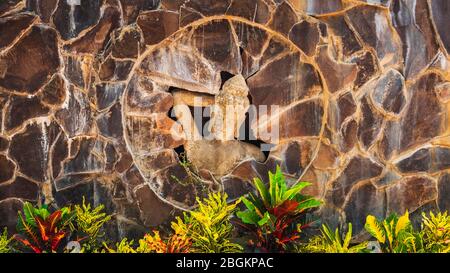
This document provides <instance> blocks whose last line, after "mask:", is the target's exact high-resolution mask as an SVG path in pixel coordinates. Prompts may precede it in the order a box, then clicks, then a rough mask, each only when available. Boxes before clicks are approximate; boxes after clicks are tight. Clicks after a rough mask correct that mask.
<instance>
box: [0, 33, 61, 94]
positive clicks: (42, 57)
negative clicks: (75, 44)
mask: <svg viewBox="0 0 450 273" xmlns="http://www.w3.org/2000/svg"><path fill="white" fill-rule="evenodd" d="M57 44H58V41H57V35H56V31H54V30H53V29H51V28H49V27H46V26H43V25H35V26H33V27H32V28H31V31H30V32H29V33H28V34H26V35H25V36H24V37H22V38H21V39H20V40H19V41H18V42H17V43H16V44H15V46H14V47H13V48H11V49H10V50H8V51H7V54H5V55H2V56H1V57H0V87H4V88H6V89H10V90H14V91H17V92H20V93H27V94H35V93H36V92H37V91H38V90H39V88H41V87H42V85H43V84H44V83H45V82H46V81H47V80H48V79H49V78H50V77H51V76H52V75H53V74H54V73H55V72H56V71H57V70H58V69H59V65H60V59H59V54H58V47H57ZM30 56H33V58H30Z"/></svg>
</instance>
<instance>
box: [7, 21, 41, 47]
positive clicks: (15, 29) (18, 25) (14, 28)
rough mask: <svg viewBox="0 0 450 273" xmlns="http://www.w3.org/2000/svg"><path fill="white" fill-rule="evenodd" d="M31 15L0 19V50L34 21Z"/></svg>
mask: <svg viewBox="0 0 450 273" xmlns="http://www.w3.org/2000/svg"><path fill="white" fill-rule="evenodd" d="M36 18H37V17H36V16H33V15H31V14H17V15H15V16H10V17H3V18H0V28H1V29H2V32H1V33H0V50H3V49H4V48H5V47H7V46H9V45H10V44H11V43H12V42H13V41H14V40H15V39H17V37H18V36H20V34H22V33H23V32H24V31H25V30H26V29H27V28H28V27H30V25H31V24H32V23H33V22H34V21H35V20H36Z"/></svg>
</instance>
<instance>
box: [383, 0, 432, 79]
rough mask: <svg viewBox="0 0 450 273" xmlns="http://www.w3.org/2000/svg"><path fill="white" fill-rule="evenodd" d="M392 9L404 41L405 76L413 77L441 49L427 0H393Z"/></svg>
mask: <svg viewBox="0 0 450 273" xmlns="http://www.w3.org/2000/svg"><path fill="white" fill-rule="evenodd" d="M390 9H391V15H392V19H393V20H392V21H393V24H394V27H395V28H396V30H397V32H398V34H399V35H400V38H401V39H402V42H403V58H404V59H405V77H406V78H411V77H414V76H415V75H417V74H418V73H419V72H420V71H422V70H423V69H425V68H426V67H427V66H429V65H430V63H431V62H432V61H433V59H434V58H435V57H436V54H437V53H438V49H439V47H438V44H437V43H436V39H435V37H434V36H435V35H434V30H433V25H432V23H431V19H430V16H429V10H428V5H427V0H413V1H405V0H401V1H393V2H392V5H391V7H390Z"/></svg>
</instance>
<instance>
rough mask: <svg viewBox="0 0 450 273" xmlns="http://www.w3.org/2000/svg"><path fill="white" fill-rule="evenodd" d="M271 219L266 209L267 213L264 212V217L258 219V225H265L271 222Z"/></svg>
mask: <svg viewBox="0 0 450 273" xmlns="http://www.w3.org/2000/svg"><path fill="white" fill-rule="evenodd" d="M269 220H270V213H269V212H267V211H266V213H264V217H263V218H262V219H261V220H259V221H258V225H259V226H260V227H261V226H264V225H265V224H267V222H269Z"/></svg>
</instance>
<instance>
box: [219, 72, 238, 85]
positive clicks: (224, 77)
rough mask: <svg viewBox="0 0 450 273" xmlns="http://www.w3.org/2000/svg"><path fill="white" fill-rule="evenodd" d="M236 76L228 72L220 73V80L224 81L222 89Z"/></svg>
mask: <svg viewBox="0 0 450 273" xmlns="http://www.w3.org/2000/svg"><path fill="white" fill-rule="evenodd" d="M234 76H236V75H233V74H231V73H229V72H227V71H222V72H220V78H221V79H222V84H221V85H220V89H222V88H223V84H224V83H225V82H226V81H228V80H229V79H231V78H233V77H234Z"/></svg>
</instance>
